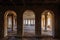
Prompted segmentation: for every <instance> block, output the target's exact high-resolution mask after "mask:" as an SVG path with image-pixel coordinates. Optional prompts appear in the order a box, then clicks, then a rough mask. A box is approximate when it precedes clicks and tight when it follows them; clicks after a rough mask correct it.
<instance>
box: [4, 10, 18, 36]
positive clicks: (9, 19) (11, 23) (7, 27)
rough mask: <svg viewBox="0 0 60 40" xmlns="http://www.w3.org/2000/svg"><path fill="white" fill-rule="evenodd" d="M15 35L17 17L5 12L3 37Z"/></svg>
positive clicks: (14, 14)
mask: <svg viewBox="0 0 60 40" xmlns="http://www.w3.org/2000/svg"><path fill="white" fill-rule="evenodd" d="M16 33H17V15H16V13H15V12H14V11H11V10H9V11H6V12H5V14H4V37H6V36H13V35H15V34H16Z"/></svg>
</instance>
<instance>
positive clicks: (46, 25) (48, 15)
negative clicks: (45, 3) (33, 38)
mask: <svg viewBox="0 0 60 40" xmlns="http://www.w3.org/2000/svg"><path fill="white" fill-rule="evenodd" d="M53 31H54V14H53V12H52V11H49V10H46V11H44V12H43V13H42V15H41V35H44V36H53V35H54V32H53Z"/></svg>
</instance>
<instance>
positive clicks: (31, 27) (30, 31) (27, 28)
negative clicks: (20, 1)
mask: <svg viewBox="0 0 60 40" xmlns="http://www.w3.org/2000/svg"><path fill="white" fill-rule="evenodd" d="M22 35H23V36H35V15H34V12H33V11H31V10H26V11H25V12H24V14H23V34H22Z"/></svg>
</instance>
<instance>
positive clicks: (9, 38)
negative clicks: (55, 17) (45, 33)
mask: <svg viewBox="0 0 60 40" xmlns="http://www.w3.org/2000/svg"><path fill="white" fill-rule="evenodd" d="M0 40H60V39H53V38H49V37H48V38H35V37H31V38H30V37H28V38H26V37H25V38H20V37H6V38H3V39H0Z"/></svg>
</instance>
